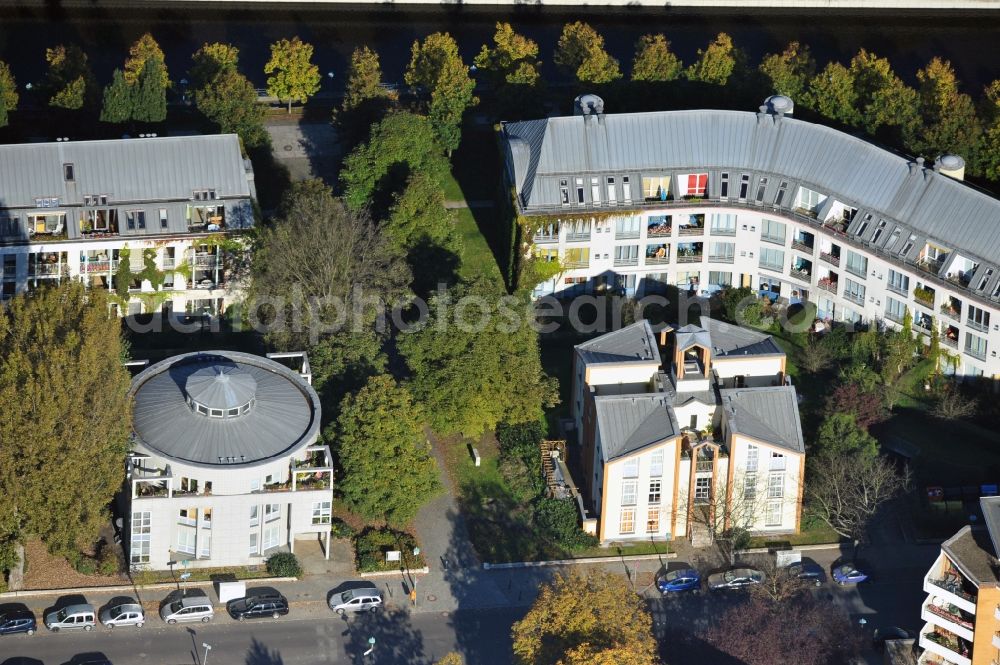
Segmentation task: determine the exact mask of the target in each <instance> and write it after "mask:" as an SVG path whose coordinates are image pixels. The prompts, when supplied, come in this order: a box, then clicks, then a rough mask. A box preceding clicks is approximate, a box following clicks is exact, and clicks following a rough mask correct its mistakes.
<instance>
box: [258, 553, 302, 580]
mask: <svg viewBox="0 0 1000 665" xmlns="http://www.w3.org/2000/svg"><path fill="white" fill-rule="evenodd" d="M267 572H268V573H270V574H271V575H273V576H274V577H298V576H299V575H301V574H302V566H301V565H300V564H299V559H298V557H296V556H295V555H294V554H292V553H291V552H278V553H277V554H272V555H271V556H269V557H268V558H267Z"/></svg>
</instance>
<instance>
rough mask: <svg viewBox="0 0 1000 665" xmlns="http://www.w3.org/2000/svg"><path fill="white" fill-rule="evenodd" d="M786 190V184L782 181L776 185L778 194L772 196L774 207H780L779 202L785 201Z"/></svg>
mask: <svg viewBox="0 0 1000 665" xmlns="http://www.w3.org/2000/svg"><path fill="white" fill-rule="evenodd" d="M787 189H788V183H787V182H785V181H784V180H782V181H781V184H780V185H778V193H777V194H775V195H774V205H775V206H780V205H781V202H782V201H784V200H785V191H786V190H787Z"/></svg>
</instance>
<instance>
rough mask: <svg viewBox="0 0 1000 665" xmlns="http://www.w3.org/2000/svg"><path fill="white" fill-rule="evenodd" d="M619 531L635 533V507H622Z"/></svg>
mask: <svg viewBox="0 0 1000 665" xmlns="http://www.w3.org/2000/svg"><path fill="white" fill-rule="evenodd" d="M618 533H622V534H630V533H635V508H622V510H621V515H620V516H619V518H618Z"/></svg>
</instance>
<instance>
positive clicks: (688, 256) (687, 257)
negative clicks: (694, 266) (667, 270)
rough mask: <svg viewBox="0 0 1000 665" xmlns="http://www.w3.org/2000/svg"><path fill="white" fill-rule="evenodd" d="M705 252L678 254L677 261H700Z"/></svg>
mask: <svg viewBox="0 0 1000 665" xmlns="http://www.w3.org/2000/svg"><path fill="white" fill-rule="evenodd" d="M702 257H703V254H701V253H698V254H684V255H678V256H677V263H698V262H699V261H701V259H702Z"/></svg>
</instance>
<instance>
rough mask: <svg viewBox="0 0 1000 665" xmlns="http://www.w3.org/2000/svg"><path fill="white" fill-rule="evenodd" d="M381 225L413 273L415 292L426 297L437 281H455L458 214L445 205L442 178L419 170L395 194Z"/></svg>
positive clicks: (459, 238) (457, 260)
mask: <svg viewBox="0 0 1000 665" xmlns="http://www.w3.org/2000/svg"><path fill="white" fill-rule="evenodd" d="M382 228H383V229H384V231H385V232H386V234H387V235H388V236H389V237H390V238H391V239H392V242H393V244H394V245H395V246H396V248H397V249H398V251H399V252H400V253H401V254H404V255H405V256H406V258H407V262H408V263H409V265H410V270H411V271H412V273H413V277H414V281H413V285H412V288H413V292H414V293H415V294H416V295H417V296H419V297H425V296H426V295H427V294H428V293H430V291H431V290H432V289H434V288H436V287H437V285H438V284H441V283H445V284H450V283H451V282H453V281H454V278H455V272H456V270H457V269H458V266H459V262H460V260H461V259H460V258H459V257H460V253H461V245H462V243H461V236H459V234H458V232H457V231H456V229H455V216H454V214H453V213H452V211H450V210H448V209H447V208H445V206H444V189H443V188H442V187H441V183H440V181H439V180H437V179H435V178H431V177H428V176H427V175H425V174H423V173H420V172H416V173H412V174H411V175H410V177H409V178H407V181H406V186H405V188H404V189H403V190H402V191H401V192H399V193H397V194H396V195H395V197H394V200H393V204H392V207H391V208H390V209H389V218H388V220H387V221H386V222H385V224H383V226H382Z"/></svg>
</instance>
